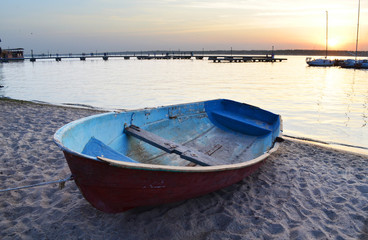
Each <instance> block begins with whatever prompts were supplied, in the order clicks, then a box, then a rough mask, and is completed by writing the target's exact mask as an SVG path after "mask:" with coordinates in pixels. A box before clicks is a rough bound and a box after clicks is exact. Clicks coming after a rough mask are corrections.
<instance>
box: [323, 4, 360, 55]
mask: <svg viewBox="0 0 368 240" xmlns="http://www.w3.org/2000/svg"><path fill="white" fill-rule="evenodd" d="M359 1H360V0H359ZM327 52H328V11H326V57H325V58H327Z"/></svg>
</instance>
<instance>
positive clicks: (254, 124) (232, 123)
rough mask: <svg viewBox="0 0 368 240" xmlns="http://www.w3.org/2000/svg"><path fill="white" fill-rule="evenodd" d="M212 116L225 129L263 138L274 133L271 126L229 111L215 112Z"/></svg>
mask: <svg viewBox="0 0 368 240" xmlns="http://www.w3.org/2000/svg"><path fill="white" fill-rule="evenodd" d="M211 114H212V116H213V117H214V119H215V120H216V121H218V122H219V123H221V124H222V125H224V126H225V127H227V128H229V129H232V130H234V131H238V132H242V133H244V134H250V135H254V136H261V135H265V134H268V133H271V132H272V128H271V126H270V125H269V124H268V123H266V122H264V121H261V120H256V119H251V118H246V117H243V116H239V115H236V114H234V113H232V112H228V111H213V112H211Z"/></svg>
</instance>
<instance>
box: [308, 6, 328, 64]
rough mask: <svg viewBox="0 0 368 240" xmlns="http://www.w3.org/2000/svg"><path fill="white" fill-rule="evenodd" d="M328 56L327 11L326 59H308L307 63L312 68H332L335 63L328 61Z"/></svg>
mask: <svg viewBox="0 0 368 240" xmlns="http://www.w3.org/2000/svg"><path fill="white" fill-rule="evenodd" d="M327 55H328V12H327V11H326V55H325V58H316V59H314V58H310V57H308V58H306V59H305V61H306V63H307V64H308V65H309V66H311V67H331V66H334V64H335V61H334V60H330V59H327Z"/></svg>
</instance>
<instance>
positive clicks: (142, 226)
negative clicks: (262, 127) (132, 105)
mask: <svg viewBox="0 0 368 240" xmlns="http://www.w3.org/2000/svg"><path fill="white" fill-rule="evenodd" d="M99 112H100V111H98V110H91V109H80V108H71V107H63V106H52V105H46V104H35V103H29V102H21V101H13V100H4V99H3V100H0V123H1V124H0V156H1V157H0V158H1V161H0V189H7V188H12V187H19V186H24V185H30V184H35V183H40V182H47V181H53V180H59V179H63V178H66V177H68V176H70V171H69V168H68V166H67V163H66V161H65V159H64V156H63V154H62V152H61V150H60V149H59V148H58V147H57V146H56V145H55V144H54V143H53V134H54V133H55V131H56V130H57V129H58V128H60V127H61V126H63V125H64V124H66V123H68V122H70V121H73V120H76V119H79V118H81V117H85V116H89V115H93V114H96V113H99ZM367 163H368V156H365V155H359V154H354V153H350V152H345V151H339V150H334V149H331V148H327V147H322V146H317V145H313V144H309V143H305V142H301V141H296V140H290V139H286V140H285V141H284V142H283V143H282V145H281V147H280V149H279V150H278V151H277V152H276V153H275V154H273V155H272V156H271V157H269V159H268V160H267V161H266V163H265V164H264V165H263V166H262V167H261V168H260V169H259V170H258V171H257V172H256V173H255V174H253V175H251V176H250V177H247V178H245V179H243V180H242V181H241V182H239V183H237V184H234V185H232V186H230V187H227V188H225V189H222V190H220V191H217V192H214V193H211V194H207V195H205V196H202V197H198V198H195V199H190V200H186V201H181V202H177V203H172V204H166V205H161V206H155V207H144V208H137V209H133V210H130V211H128V212H125V213H119V214H106V213H103V212H100V211H98V210H96V209H95V208H93V207H92V206H91V205H90V204H89V203H88V202H87V201H86V200H85V199H84V198H83V196H82V195H81V193H80V192H79V190H78V188H77V187H76V185H75V184H74V182H72V181H69V182H67V183H66V186H65V188H63V189H61V190H60V189H59V188H58V184H52V185H47V186H43V187H36V188H30V189H23V190H16V191H10V192H5V193H0V209H1V211H0V239H368V178H367V176H368V165H367Z"/></svg>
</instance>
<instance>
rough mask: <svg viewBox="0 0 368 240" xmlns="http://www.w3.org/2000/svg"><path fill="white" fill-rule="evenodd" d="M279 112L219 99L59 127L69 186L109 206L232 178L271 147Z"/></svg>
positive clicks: (163, 198)
mask: <svg viewBox="0 0 368 240" xmlns="http://www.w3.org/2000/svg"><path fill="white" fill-rule="evenodd" d="M281 135H282V121H281V116H279V115H277V114H273V113H271V112H268V111H265V110H262V109H260V108H257V107H254V106H251V105H247V104H243V103H239V102H235V101H231V100H226V99H219V100H211V101H204V102H196V103H189V104H180V105H172V106H166V107H158V108H152V109H142V110H133V111H124V112H111V113H104V114H99V115H95V116H90V117H87V118H83V119H80V120H77V121H74V122H71V123H69V124H67V125H65V126H63V127H62V128H60V129H59V130H58V131H57V132H56V133H55V135H54V141H55V143H56V144H57V145H58V146H59V147H60V148H61V149H62V151H63V152H64V155H65V158H66V160H67V163H68V165H69V168H70V170H71V173H72V175H73V177H74V181H75V183H76V185H77V186H78V187H79V189H80V191H81V192H82V194H83V196H84V197H85V199H86V200H87V201H89V202H90V203H91V204H92V205H93V206H94V207H95V208H97V209H99V210H101V211H104V212H109V213H116V212H122V211H126V210H128V209H131V208H134V207H139V206H153V205H158V204H163V203H168V202H174V201H180V200H183V199H188V198H193V197H197V196H200V195H203V194H206V193H209V192H212V191H216V190H218V189H221V188H223V187H226V186H229V185H231V184H234V183H236V182H238V181H240V180H242V179H243V178H244V177H246V176H248V175H250V174H251V173H252V172H254V171H255V170H257V169H258V168H259V167H260V166H261V164H262V163H263V162H264V160H265V159H266V158H267V157H268V156H269V155H270V154H271V153H272V152H274V151H275V150H276V149H277V148H278V145H279V143H278V141H277V139H278V137H280V136H281Z"/></svg>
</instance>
